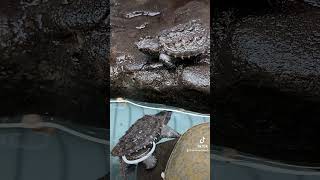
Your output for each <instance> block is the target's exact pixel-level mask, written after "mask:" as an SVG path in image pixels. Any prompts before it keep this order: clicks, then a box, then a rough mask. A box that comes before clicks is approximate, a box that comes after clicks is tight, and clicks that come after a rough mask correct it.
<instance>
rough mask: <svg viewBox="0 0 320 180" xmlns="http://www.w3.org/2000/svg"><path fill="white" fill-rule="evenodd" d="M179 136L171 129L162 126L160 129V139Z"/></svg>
mask: <svg viewBox="0 0 320 180" xmlns="http://www.w3.org/2000/svg"><path fill="white" fill-rule="evenodd" d="M178 137H180V134H179V133H178V132H177V131H176V130H174V129H172V128H171V127H169V126H167V125H164V126H163V127H162V129H161V138H178Z"/></svg>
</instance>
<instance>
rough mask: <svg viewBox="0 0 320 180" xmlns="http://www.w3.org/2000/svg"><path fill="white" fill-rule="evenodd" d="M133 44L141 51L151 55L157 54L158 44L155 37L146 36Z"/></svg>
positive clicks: (158, 50)
mask: <svg viewBox="0 0 320 180" xmlns="http://www.w3.org/2000/svg"><path fill="white" fill-rule="evenodd" d="M135 44H136V46H137V47H138V49H139V50H140V51H141V52H143V53H145V54H149V55H152V56H159V52H160V45H159V41H158V39H157V38H151V37H150V36H147V37H145V38H141V39H140V40H139V41H138V42H136V43H135Z"/></svg>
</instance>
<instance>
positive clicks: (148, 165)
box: [143, 155, 157, 169]
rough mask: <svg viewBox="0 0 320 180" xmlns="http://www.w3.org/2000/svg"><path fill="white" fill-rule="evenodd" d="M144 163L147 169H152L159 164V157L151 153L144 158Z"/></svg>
mask: <svg viewBox="0 0 320 180" xmlns="http://www.w3.org/2000/svg"><path fill="white" fill-rule="evenodd" d="M143 163H144V164H145V165H146V169H152V168H154V167H156V165H157V158H156V157H154V155H151V156H149V157H148V158H147V159H146V160H144V161H143Z"/></svg>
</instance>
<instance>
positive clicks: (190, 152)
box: [165, 123, 210, 180]
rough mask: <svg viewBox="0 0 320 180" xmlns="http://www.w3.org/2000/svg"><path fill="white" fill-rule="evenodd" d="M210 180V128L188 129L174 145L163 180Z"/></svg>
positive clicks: (200, 126)
mask: <svg viewBox="0 0 320 180" xmlns="http://www.w3.org/2000/svg"><path fill="white" fill-rule="evenodd" d="M180 179H181V180H182V179H197V180H208V179H210V126H209V123H203V124H200V125H196V126H194V127H192V128H190V129H189V130H188V131H187V132H185V133H184V134H183V135H182V136H181V137H180V139H179V140H178V142H177V143H176V145H175V147H174V149H173V151H172V153H171V155H170V157H169V160H168V162H167V166H166V169H165V180H180Z"/></svg>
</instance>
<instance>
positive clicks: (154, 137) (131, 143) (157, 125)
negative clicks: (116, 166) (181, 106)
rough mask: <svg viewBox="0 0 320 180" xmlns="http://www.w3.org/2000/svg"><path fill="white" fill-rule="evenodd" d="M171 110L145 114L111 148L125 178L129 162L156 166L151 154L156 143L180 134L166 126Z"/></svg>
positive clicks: (147, 167) (148, 167) (148, 166)
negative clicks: (117, 158)
mask: <svg viewBox="0 0 320 180" xmlns="http://www.w3.org/2000/svg"><path fill="white" fill-rule="evenodd" d="M171 114H172V112H168V111H161V112H159V113H158V114H155V115H145V116H143V117H142V118H140V119H138V120H137V121H136V122H135V123H134V124H133V125H132V126H131V127H130V128H129V129H128V130H127V131H126V133H125V135H123V136H122V137H121V138H120V140H119V142H118V143H117V144H116V146H115V147H114V148H113V149H112V151H111V154H112V156H118V157H119V160H120V171H121V175H122V176H123V177H125V178H126V173H127V172H126V171H127V167H128V165H129V164H138V163H139V162H143V163H144V164H145V165H146V169H152V168H154V167H155V166H156V162H157V159H156V158H155V157H154V156H153V155H152V153H153V152H154V150H155V147H156V143H157V142H158V141H160V139H162V138H177V137H180V134H179V133H178V132H176V131H175V130H173V129H172V128H170V127H169V126H167V123H168V121H169V120H170V118H171Z"/></svg>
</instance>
